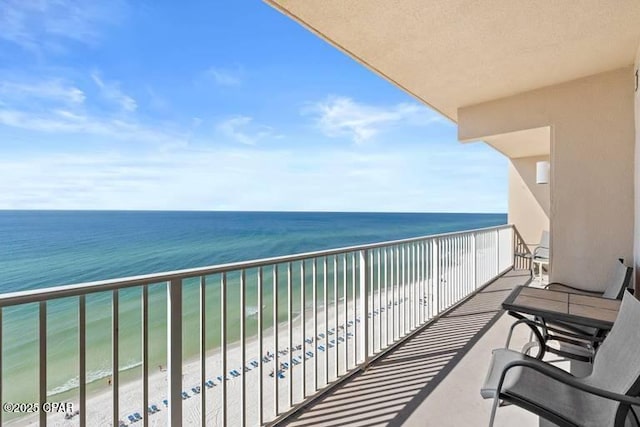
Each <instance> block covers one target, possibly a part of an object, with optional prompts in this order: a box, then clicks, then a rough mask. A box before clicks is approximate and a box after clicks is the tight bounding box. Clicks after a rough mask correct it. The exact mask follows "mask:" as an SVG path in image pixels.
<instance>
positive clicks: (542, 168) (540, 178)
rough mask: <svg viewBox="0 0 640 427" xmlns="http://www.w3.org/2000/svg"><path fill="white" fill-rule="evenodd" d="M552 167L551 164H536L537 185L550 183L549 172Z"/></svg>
mask: <svg viewBox="0 0 640 427" xmlns="http://www.w3.org/2000/svg"><path fill="white" fill-rule="evenodd" d="M550 168H551V165H550V164H549V162H546V161H545V162H536V184H548V183H549V170H550Z"/></svg>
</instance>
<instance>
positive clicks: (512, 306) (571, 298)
mask: <svg viewBox="0 0 640 427" xmlns="http://www.w3.org/2000/svg"><path fill="white" fill-rule="evenodd" d="M502 308H504V309H505V310H508V311H511V312H516V313H522V314H531V315H534V316H539V317H542V318H544V319H546V320H555V321H560V322H569V323H574V324H578V325H583V326H590V327H594V328H598V329H606V330H608V329H611V327H612V326H613V322H615V320H616V317H617V316H618V310H619V309H620V301H618V300H613V299H609V298H602V297H596V296H590V295H580V294H571V293H568V292H561V291H552V290H548V289H540V288H530V287H527V286H518V287H517V288H515V289H513V291H511V293H510V294H509V296H508V297H507V298H506V299H505V300H504V302H503V303H502Z"/></svg>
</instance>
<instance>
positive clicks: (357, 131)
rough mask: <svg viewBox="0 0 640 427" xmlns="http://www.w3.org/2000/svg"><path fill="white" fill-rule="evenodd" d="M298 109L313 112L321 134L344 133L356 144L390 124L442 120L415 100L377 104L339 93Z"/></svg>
mask: <svg viewBox="0 0 640 427" xmlns="http://www.w3.org/2000/svg"><path fill="white" fill-rule="evenodd" d="M302 112H303V114H309V115H312V116H314V117H315V120H316V124H317V126H318V127H319V128H320V130H321V131H322V132H323V133H324V134H325V135H327V136H329V137H340V136H346V137H349V138H351V139H352V140H353V141H354V142H355V143H356V144H361V143H364V142H366V141H368V140H370V139H372V138H373V137H375V136H376V135H377V134H379V133H380V132H382V131H384V130H387V129H389V128H391V127H393V126H397V125H412V126H424V125H428V124H430V123H433V122H436V121H442V119H441V118H440V117H438V116H437V115H436V114H435V113H433V112H432V111H430V110H429V109H427V108H426V107H423V106H420V105H418V104H409V103H401V104H396V105H392V106H383V107H380V106H374V105H368V104H364V103H359V102H356V101H354V100H353V99H351V98H348V97H343V96H330V97H328V98H327V99H325V100H324V101H320V102H315V103H312V104H309V105H307V106H306V107H305V108H304V109H303V111H302Z"/></svg>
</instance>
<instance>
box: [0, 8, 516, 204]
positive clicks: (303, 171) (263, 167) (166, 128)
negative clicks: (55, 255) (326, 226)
mask: <svg viewBox="0 0 640 427" xmlns="http://www.w3.org/2000/svg"><path fill="white" fill-rule="evenodd" d="M0 29H1V30H0V209H175V210H192V209H197V210H319V211H398V212H409V211H412V212H413V211H415V212H427V211H440V212H444V211H449V212H505V211H506V203H507V202H506V199H507V195H506V193H507V161H506V159H504V158H503V156H501V155H500V154H498V153H497V152H495V151H493V150H492V149H491V148H490V147H488V146H486V145H484V144H481V143H476V144H460V143H458V142H457V140H456V127H455V125H454V124H452V123H451V122H449V121H448V120H446V119H444V118H442V117H440V116H439V115H438V114H437V113H435V112H433V111H431V110H429V109H428V108H426V107H424V106H423V105H421V104H419V103H418V102H417V101H415V99H413V98H412V97H411V96H409V95H407V94H406V93H404V92H402V91H401V90H400V89H398V88H396V87H395V86H393V85H392V84H390V83H389V82H387V81H386V80H383V79H382V78H380V77H378V76H377V75H375V74H374V73H373V72H371V71H369V70H367V69H365V68H364V67H362V66H361V65H360V64H358V63H356V62H355V61H354V60H352V59H351V58H349V57H347V56H345V55H344V54H342V53H341V52H339V51H338V50H337V49H335V48H333V47H331V46H329V45H328V44H326V43H325V42H324V41H322V40H321V39H319V38H318V37H316V36H314V35H312V34H311V33H309V32H308V31H307V30H305V29H303V28H302V27H300V26H299V25H298V24H296V23H295V22H293V21H292V20H290V19H288V18H286V17H284V16H283V15H281V14H280V13H278V12H276V11H275V10H273V9H272V8H270V7H269V6H267V5H266V4H264V3H262V2H261V1H258V0H236V1H232V2H211V1H199V2H196V1H193V2H186V3H185V2H175V1H159V0H157V1H156V0H154V1H149V0H136V1H125V0H112V1H108V2H105V1H95V2H92V1H85V0H78V1H71V0H33V1H24V0H0Z"/></svg>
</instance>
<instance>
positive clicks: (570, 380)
mask: <svg viewBox="0 0 640 427" xmlns="http://www.w3.org/2000/svg"><path fill="white" fill-rule="evenodd" d="M518 366H522V367H523V368H529V369H533V370H534V371H537V372H540V373H541V374H543V375H546V376H548V377H550V378H552V379H554V380H556V381H559V382H561V383H563V384H567V385H569V386H571V387H574V388H577V389H578V390H581V391H584V392H586V393H589V394H593V395H595V396H600V397H604V398H605V399H609V400H615V401H616V402H620V403H624V404H626V405H636V406H640V398H637V397H631V396H627V395H626V394H620V393H615V392H612V391H609V390H605V389H602V388H598V387H594V386H591V385H589V384H585V383H583V382H581V381H579V380H578V378H576V377H574V376H572V375H570V374H568V373H564V372H562V371H560V372H558V371H557V370H556V369H551V368H552V367H551V366H545V363H544V362H540V361H537V363H536V362H533V361H531V360H515V361H513V362H509V363H507V365H506V366H505V367H504V370H503V371H502V374H501V375H500V381H499V382H498V388H497V393H496V394H497V395H499V394H500V390H501V389H502V384H503V383H504V379H505V377H506V374H507V372H508V371H509V370H510V369H512V368H515V367H518Z"/></svg>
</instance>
